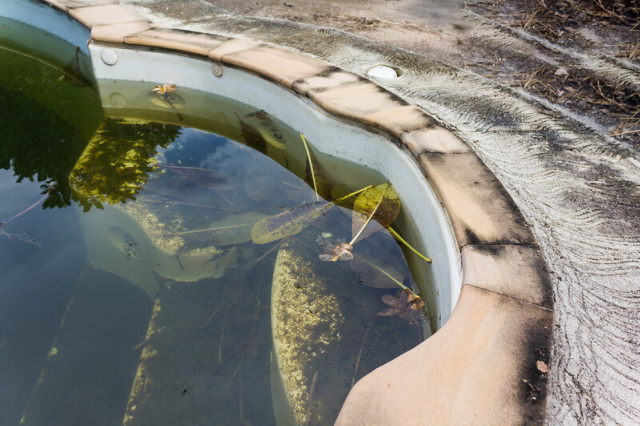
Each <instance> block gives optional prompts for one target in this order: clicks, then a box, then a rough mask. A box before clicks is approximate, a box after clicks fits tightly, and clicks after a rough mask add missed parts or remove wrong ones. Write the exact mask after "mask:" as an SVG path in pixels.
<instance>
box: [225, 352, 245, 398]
mask: <svg viewBox="0 0 640 426" xmlns="http://www.w3.org/2000/svg"><path fill="white" fill-rule="evenodd" d="M241 365H242V360H240V361H239V362H238V366H237V367H236V369H235V371H234V372H233V374H232V375H231V380H229V384H228V385H227V387H226V388H225V390H224V392H223V393H222V396H221V397H220V399H222V398H224V396H225V395H226V394H227V391H228V390H229V388H230V387H231V384H232V383H233V379H235V378H236V374H237V373H238V370H240V366H241Z"/></svg>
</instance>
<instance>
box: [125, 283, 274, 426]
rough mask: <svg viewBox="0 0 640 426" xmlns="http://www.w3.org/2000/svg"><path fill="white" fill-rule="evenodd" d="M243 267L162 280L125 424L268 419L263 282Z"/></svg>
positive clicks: (267, 340)
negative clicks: (193, 278) (218, 274)
mask: <svg viewBox="0 0 640 426" xmlns="http://www.w3.org/2000/svg"><path fill="white" fill-rule="evenodd" d="M246 274H247V277H246V278H245V272H244V271H236V272H234V275H232V276H227V277H225V278H223V279H218V280H213V279H206V280H200V281H197V282H195V283H189V284H185V283H176V282H173V281H171V282H169V281H167V282H165V283H163V284H162V285H161V286H160V289H159V291H158V294H157V296H156V300H155V306H154V308H153V314H152V317H151V321H150V323H149V327H148V331H147V338H146V340H145V342H144V343H143V344H142V345H141V347H142V348H143V350H142V354H141V357H140V361H139V364H138V368H137V373H136V376H135V380H134V383H133V386H132V388H131V394H130V396H129V401H128V403H127V409H126V414H125V416H124V425H126V426H136V425H178V424H184V425H187V424H188V425H200V424H202V425H206V424H212V422H213V423H216V424H247V423H248V424H272V423H273V421H272V420H270V419H272V417H273V415H272V414H270V410H271V396H270V381H269V374H270V371H269V368H270V366H269V356H270V348H269V347H270V335H269V331H270V330H269V326H268V321H267V324H262V323H261V322H260V319H261V315H260V312H261V311H262V309H261V306H264V305H266V303H265V304H263V302H262V300H263V299H266V298H268V293H267V291H268V286H261V285H260V282H259V281H260V276H254V275H252V273H251V272H247V273H246ZM262 275H264V274H262ZM267 278H269V275H267ZM169 283H170V284H169ZM267 308H268V306H267ZM243 422H244V423H243Z"/></svg>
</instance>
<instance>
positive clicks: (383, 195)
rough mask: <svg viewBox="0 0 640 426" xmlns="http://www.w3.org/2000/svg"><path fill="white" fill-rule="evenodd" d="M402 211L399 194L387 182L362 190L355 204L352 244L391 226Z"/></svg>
mask: <svg viewBox="0 0 640 426" xmlns="http://www.w3.org/2000/svg"><path fill="white" fill-rule="evenodd" d="M398 213H400V199H399V198H398V194H397V193H396V191H395V190H394V189H393V187H392V186H391V183H389V182H386V183H383V184H382V185H378V186H374V187H372V188H369V189H367V190H366V191H364V192H362V193H361V194H360V195H358V198H356V202H355V203H354V205H353V214H352V222H351V232H352V235H353V239H352V240H351V244H355V243H356V242H358V241H360V240H362V239H364V238H366V237H368V236H369V235H371V234H373V233H374V232H377V231H380V230H381V229H383V228H386V227H387V226H389V225H390V224H391V223H392V222H393V221H394V220H395V218H396V217H397V216H398Z"/></svg>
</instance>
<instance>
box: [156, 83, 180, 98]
mask: <svg viewBox="0 0 640 426" xmlns="http://www.w3.org/2000/svg"><path fill="white" fill-rule="evenodd" d="M151 91H152V92H154V93H160V94H161V95H164V94H165V93H170V92H175V91H176V85H175V84H163V85H162V86H161V85H159V84H156V87H154V88H153V89H151Z"/></svg>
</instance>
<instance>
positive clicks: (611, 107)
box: [471, 0, 640, 147]
mask: <svg viewBox="0 0 640 426" xmlns="http://www.w3.org/2000/svg"><path fill="white" fill-rule="evenodd" d="M471 9H473V10H474V11H476V12H477V13H481V14H483V15H484V16H485V17H487V18H490V19H492V20H496V21H498V22H501V23H503V24H506V25H510V26H512V27H519V28H522V29H525V30H526V31H527V32H529V33H531V34H534V35H536V36H539V37H543V38H545V39H547V40H549V41H551V42H553V43H556V44H560V45H563V46H567V47H572V48H575V49H576V50H582V49H588V48H590V47H591V46H590V45H589V43H592V40H588V39H585V38H584V37H583V34H584V29H585V28H588V29H589V30H590V31H592V32H593V33H594V34H595V33H597V34H598V35H599V36H600V37H601V40H603V41H601V43H600V45H599V46H596V47H599V48H606V51H607V53H608V54H614V55H615V56H618V57H624V58H626V59H627V60H630V61H632V62H639V61H640V3H639V2H637V1H628V0H626V1H625V0H608V1H607V0H496V1H483V2H476V3H473V4H472V5H471ZM596 38H597V36H596ZM611 40H615V41H616V44H615V45H608V44H606V43H609V42H611ZM494 54H495V52H494ZM496 55H497V54H496ZM496 58H497V56H496ZM531 61H532V63H529V64H524V63H523V64H520V66H517V65H516V66H511V67H507V66H505V65H503V64H504V62H505V61H503V64H499V62H498V61H497V60H496V62H494V63H493V64H492V65H491V66H487V64H475V68H476V72H480V73H482V74H484V75H485V76H487V77H489V78H493V79H497V80H499V81H502V82H504V83H506V84H509V85H511V86H513V87H521V88H523V89H525V90H526V91H528V92H530V93H532V94H535V95H536V96H540V97H543V98H545V99H547V100H549V101H550V102H553V103H555V104H558V105H561V106H563V107H566V108H569V109H571V110H573V111H577V112H579V113H581V114H583V115H587V116H590V117H592V118H593V119H595V120H596V122H598V123H599V124H601V125H603V126H605V127H608V128H611V129H612V130H611V132H610V135H611V136H613V137H616V138H617V139H619V140H623V141H626V142H630V143H632V144H634V145H635V146H637V147H640V94H639V93H637V92H636V91H632V90H630V89H629V88H626V87H624V86H622V85H617V84H614V83H611V82H609V81H605V80H603V79H601V78H598V76H597V75H595V74H594V73H592V72H590V71H589V70H585V69H581V68H579V67H577V66H575V67H572V66H571V64H564V67H560V68H557V67H553V66H551V65H549V64H547V63H544V62H542V61H536V60H535V59H531V60H530V62H531ZM507 62H509V61H507ZM531 65H533V66H531ZM525 70H526V71H525Z"/></svg>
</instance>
